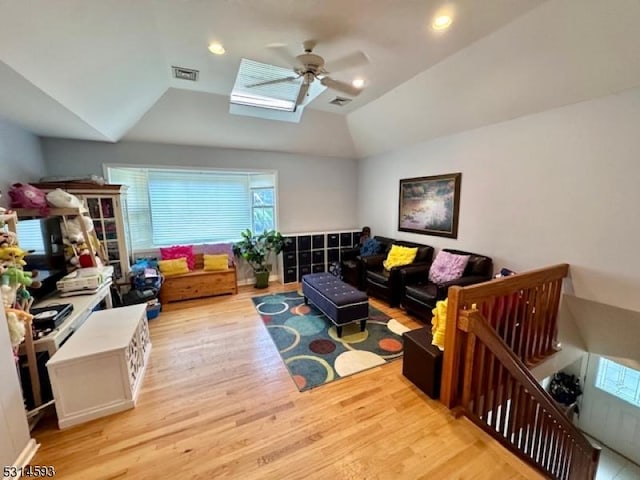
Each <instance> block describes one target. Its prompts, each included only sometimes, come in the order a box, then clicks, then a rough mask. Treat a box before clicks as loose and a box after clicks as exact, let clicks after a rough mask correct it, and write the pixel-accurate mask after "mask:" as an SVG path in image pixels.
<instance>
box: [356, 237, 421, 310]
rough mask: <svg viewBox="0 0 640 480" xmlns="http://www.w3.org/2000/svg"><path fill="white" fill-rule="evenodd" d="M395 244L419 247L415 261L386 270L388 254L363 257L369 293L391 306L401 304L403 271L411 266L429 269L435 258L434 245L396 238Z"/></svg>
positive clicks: (366, 285)
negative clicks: (385, 262)
mask: <svg viewBox="0 0 640 480" xmlns="http://www.w3.org/2000/svg"><path fill="white" fill-rule="evenodd" d="M393 245H400V246H402V247H410V248H414V247H417V248H418V252H417V253H416V257H415V259H414V260H413V263H410V264H409V265H402V266H398V267H393V268H391V269H390V270H385V268H384V266H383V264H382V262H383V261H384V260H385V258H387V256H386V255H376V256H372V257H365V258H363V259H362V262H363V266H364V269H365V287H366V290H367V293H368V294H369V295H373V296H374V297H377V298H382V299H384V300H386V301H387V302H388V303H389V306H391V307H397V306H398V305H400V298H401V297H402V290H403V282H402V272H403V271H404V270H405V269H407V268H410V267H414V268H423V269H426V270H427V271H428V270H429V266H430V265H431V261H432V260H433V247H431V246H429V245H423V244H420V243H413V242H405V241H403V240H396V241H395V242H393Z"/></svg>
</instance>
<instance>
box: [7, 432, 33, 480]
mask: <svg viewBox="0 0 640 480" xmlns="http://www.w3.org/2000/svg"><path fill="white" fill-rule="evenodd" d="M38 448H40V444H39V443H36V441H35V440H34V439H33V438H30V439H29V441H28V442H27V444H26V445H25V446H24V448H23V449H22V452H20V455H18V458H16V461H15V462H13V466H14V467H16V468H17V469H18V471H20V470H22V467H24V466H26V465H28V464H29V462H30V461H31V459H32V458H33V456H34V455H35V454H36V452H37V451H38ZM15 478H20V477H2V480H14V479H15Z"/></svg>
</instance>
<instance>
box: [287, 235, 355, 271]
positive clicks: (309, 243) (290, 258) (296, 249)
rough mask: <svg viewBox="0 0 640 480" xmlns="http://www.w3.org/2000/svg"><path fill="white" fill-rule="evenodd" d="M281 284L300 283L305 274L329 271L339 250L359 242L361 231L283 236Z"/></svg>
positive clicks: (338, 258) (337, 256) (338, 254)
mask: <svg viewBox="0 0 640 480" xmlns="http://www.w3.org/2000/svg"><path fill="white" fill-rule="evenodd" d="M283 235H284V238H285V246H284V249H283V251H282V255H281V268H280V272H282V283H294V282H300V281H301V280H302V276H303V275H306V274H307V273H318V272H327V271H329V266H330V265H331V264H332V263H335V262H339V261H340V250H341V249H342V248H347V247H353V246H355V245H358V243H359V242H360V230H357V229H351V230H348V231H338V232H312V233H288V234H283Z"/></svg>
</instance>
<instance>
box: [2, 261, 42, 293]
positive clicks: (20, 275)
mask: <svg viewBox="0 0 640 480" xmlns="http://www.w3.org/2000/svg"><path fill="white" fill-rule="evenodd" d="M37 276H38V271H37V270H33V271H31V272H25V271H24V270H22V269H20V268H16V267H13V266H9V267H7V268H6V270H5V271H4V272H3V273H2V281H3V283H4V284H9V285H24V286H25V287H32V288H39V287H41V286H42V283H40V280H36V279H35V277H37Z"/></svg>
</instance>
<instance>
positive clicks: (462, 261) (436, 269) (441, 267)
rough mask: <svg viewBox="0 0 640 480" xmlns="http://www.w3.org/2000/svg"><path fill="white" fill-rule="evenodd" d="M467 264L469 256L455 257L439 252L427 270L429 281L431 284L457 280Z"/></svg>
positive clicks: (451, 254) (442, 251)
mask: <svg viewBox="0 0 640 480" xmlns="http://www.w3.org/2000/svg"><path fill="white" fill-rule="evenodd" d="M467 263H469V255H455V254H453V253H449V252H445V251H444V250H441V251H439V252H438V255H437V256H436V259H435V260H434V261H433V263H432V264H431V268H430V269H429V280H430V281H432V282H433V283H445V282H450V281H451V280H457V279H458V278H460V277H461V276H462V274H463V273H464V269H465V268H467Z"/></svg>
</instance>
